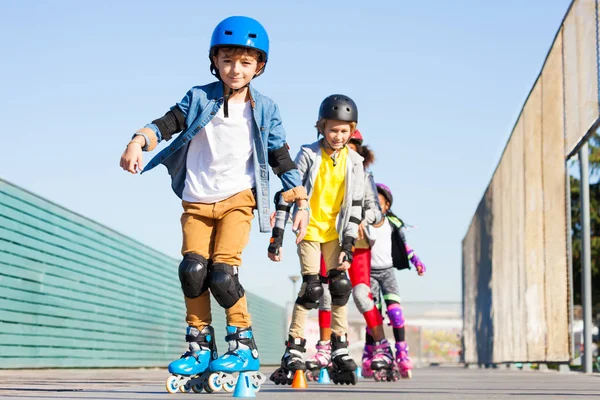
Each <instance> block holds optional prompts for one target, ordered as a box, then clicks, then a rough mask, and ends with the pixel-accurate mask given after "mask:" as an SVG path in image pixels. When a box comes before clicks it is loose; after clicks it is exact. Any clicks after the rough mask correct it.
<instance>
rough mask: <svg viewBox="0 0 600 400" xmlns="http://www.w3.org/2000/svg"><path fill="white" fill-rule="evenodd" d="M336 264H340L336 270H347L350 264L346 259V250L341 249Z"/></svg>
mask: <svg viewBox="0 0 600 400" xmlns="http://www.w3.org/2000/svg"><path fill="white" fill-rule="evenodd" d="M338 264H339V265H340V266H339V267H337V268H336V269H337V270H338V271H347V270H349V269H350V265H352V264H351V262H349V261H348V256H347V255H346V252H344V251H342V252H341V253H340V257H339V258H338Z"/></svg>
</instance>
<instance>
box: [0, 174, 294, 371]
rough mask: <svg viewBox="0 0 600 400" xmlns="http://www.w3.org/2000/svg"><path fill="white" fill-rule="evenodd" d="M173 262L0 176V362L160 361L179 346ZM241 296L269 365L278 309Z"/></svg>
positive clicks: (279, 336) (275, 347) (280, 317)
mask: <svg viewBox="0 0 600 400" xmlns="http://www.w3.org/2000/svg"><path fill="white" fill-rule="evenodd" d="M178 263H179V261H178V260H175V259H173V258H170V257H167V256H166V255H164V254H161V253H159V252H157V251H154V250H152V249H151V248H149V247H147V246H144V245H142V244H140V243H139V242H136V241H135V240H133V239H130V238H128V237H126V236H123V235H121V234H119V233H117V232H115V231H113V230H111V229H108V228H106V227H104V226H102V225H100V224H98V223H96V222H94V221H91V220H89V219H87V218H85V217H83V216H80V215H78V214H75V213H73V212H71V211H69V210H66V209H64V208H62V207H60V206H57V205H56V204H53V203H51V202H49V201H47V200H44V199H42V198H40V197H38V196H36V195H33V194H31V193H29V192H27V191H24V190H22V189H20V188H18V187H16V186H14V185H12V184H10V183H8V182H6V181H3V180H0V368H53V367H151V366H166V365H167V363H168V362H170V361H172V360H174V359H175V358H177V357H178V356H179V355H180V354H181V352H182V351H183V350H185V347H186V346H185V343H184V334H185V332H184V331H185V322H184V317H185V309H184V305H183V296H182V294H181V289H180V287H179V280H178V278H177V265H178ZM248 296H249V297H248V302H249V305H250V312H251V313H252V319H253V323H254V327H253V329H254V331H255V335H256V340H257V345H258V346H259V349H260V351H261V361H262V363H263V364H276V363H278V360H279V357H280V354H279V353H280V352H281V343H283V341H284V337H285V331H284V330H285V329H284V320H285V310H284V309H283V308H282V307H280V306H277V305H275V304H273V303H271V302H268V301H266V300H263V299H261V298H260V297H258V296H255V295H252V294H248ZM214 303H215V306H214V307H213V313H214V316H213V319H214V321H213V325H214V326H215V329H216V330H217V333H218V335H217V336H218V337H219V338H221V341H220V342H219V343H218V345H219V350H221V351H222V350H223V349H225V344H224V342H223V340H222V338H223V337H224V336H225V320H224V312H223V311H222V310H221V309H219V307H218V306H217V305H216V302H214Z"/></svg>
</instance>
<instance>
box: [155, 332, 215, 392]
mask: <svg viewBox="0 0 600 400" xmlns="http://www.w3.org/2000/svg"><path fill="white" fill-rule="evenodd" d="M185 341H186V342H188V343H189V350H188V351H186V352H185V353H184V354H183V355H182V356H181V358H180V359H179V360H175V361H173V362H172V363H171V364H169V372H170V373H171V374H173V375H171V376H170V377H169V378H167V383H166V387H167V392H169V393H177V391H180V392H183V393H186V392H189V391H190V390H193V391H194V392H195V393H200V392H202V390H203V389H204V390H206V391H207V392H210V388H209V387H208V377H209V375H210V369H209V365H210V362H211V361H212V360H216V359H217V357H218V354H217V344H216V342H215V330H214V329H213V327H212V326H210V325H209V326H207V327H205V328H204V329H202V330H201V331H199V330H198V329H196V328H194V327H193V326H188V327H187V330H186V335H185Z"/></svg>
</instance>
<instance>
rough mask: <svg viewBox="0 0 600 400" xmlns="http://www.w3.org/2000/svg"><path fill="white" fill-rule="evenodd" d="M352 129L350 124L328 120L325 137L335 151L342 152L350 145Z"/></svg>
mask: <svg viewBox="0 0 600 400" xmlns="http://www.w3.org/2000/svg"><path fill="white" fill-rule="evenodd" d="M350 129H351V126H350V124H349V123H348V122H344V121H337V120H327V122H326V123H325V129H324V130H325V132H323V135H324V136H325V139H326V140H327V143H329V145H330V146H331V147H332V148H333V150H340V149H341V148H343V147H344V146H345V145H346V143H348V140H349V139H350V136H351V135H352V132H351V131H350Z"/></svg>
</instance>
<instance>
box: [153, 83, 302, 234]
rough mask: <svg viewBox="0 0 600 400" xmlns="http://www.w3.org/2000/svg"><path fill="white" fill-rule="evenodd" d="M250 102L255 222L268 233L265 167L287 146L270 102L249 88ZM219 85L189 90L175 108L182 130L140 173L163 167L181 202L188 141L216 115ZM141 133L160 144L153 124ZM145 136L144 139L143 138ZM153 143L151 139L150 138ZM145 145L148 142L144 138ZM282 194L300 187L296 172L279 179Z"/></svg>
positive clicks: (277, 112) (221, 88) (267, 187)
mask: <svg viewBox="0 0 600 400" xmlns="http://www.w3.org/2000/svg"><path fill="white" fill-rule="evenodd" d="M249 89H250V98H251V100H250V101H251V104H252V114H253V116H254V122H255V124H254V126H253V129H252V139H253V140H252V150H253V151H252V158H253V163H254V173H255V181H256V188H255V189H256V192H255V193H256V204H257V209H258V222H259V227H260V231H261V232H269V231H270V226H269V199H270V196H269V170H268V169H267V164H268V160H269V157H268V155H269V152H271V151H274V150H276V149H279V148H281V147H283V146H287V144H286V142H285V130H284V129H283V125H282V123H281V117H280V115H279V108H278V107H277V104H275V102H274V101H273V100H271V99H270V98H268V97H266V96H263V95H262V94H260V93H259V92H258V91H257V90H255V89H254V88H253V87H252V86H250V87H249ZM223 101H224V99H223V84H222V83H221V82H213V83H210V84H208V85H205V86H195V87H193V88H191V89H190V90H189V91H188V92H187V94H186V95H185V97H184V98H183V99H182V100H181V102H179V103H177V104H176V105H175V106H174V107H178V108H179V109H180V110H181V112H182V113H183V115H184V116H185V122H186V124H185V125H186V127H187V128H186V129H185V130H184V131H182V132H181V133H180V134H179V135H178V136H177V137H176V138H175V139H174V140H173V142H172V143H171V144H170V145H169V146H168V147H166V148H165V149H163V150H162V151H161V152H160V153H158V154H157V155H156V156H154V158H152V160H151V161H150V162H149V163H148V164H147V165H146V167H145V168H144V170H143V171H142V173H144V172H146V171H150V170H151V169H152V168H154V167H156V166H157V165H159V164H163V165H164V166H165V167H167V170H168V172H169V175H171V187H172V188H173V191H174V192H175V194H176V195H177V196H178V197H179V198H181V197H182V193H183V189H184V186H185V178H186V173H187V172H186V160H187V152H188V148H189V144H190V141H191V140H192V139H193V138H194V136H196V135H197V134H198V133H199V132H200V131H201V130H202V129H203V128H204V127H205V126H206V125H207V124H208V123H209V122H210V120H211V119H212V118H213V117H214V116H215V115H216V114H217V112H218V111H219V109H220V108H221V106H222V105H223ZM145 128H148V129H144V131H145V132H150V131H152V132H153V133H154V134H155V135H156V142H160V141H162V140H163V136H162V135H161V132H160V130H159V129H158V127H157V126H156V124H148V125H146V127H145ZM144 136H145V135H144ZM152 139H154V138H152ZM146 141H147V142H148V138H146ZM280 179H281V183H282V185H283V190H284V191H289V190H292V189H294V188H296V187H298V186H301V185H302V183H301V181H300V174H299V173H298V170H297V169H291V170H289V171H287V172H284V173H283V174H282V175H281V176H280Z"/></svg>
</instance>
